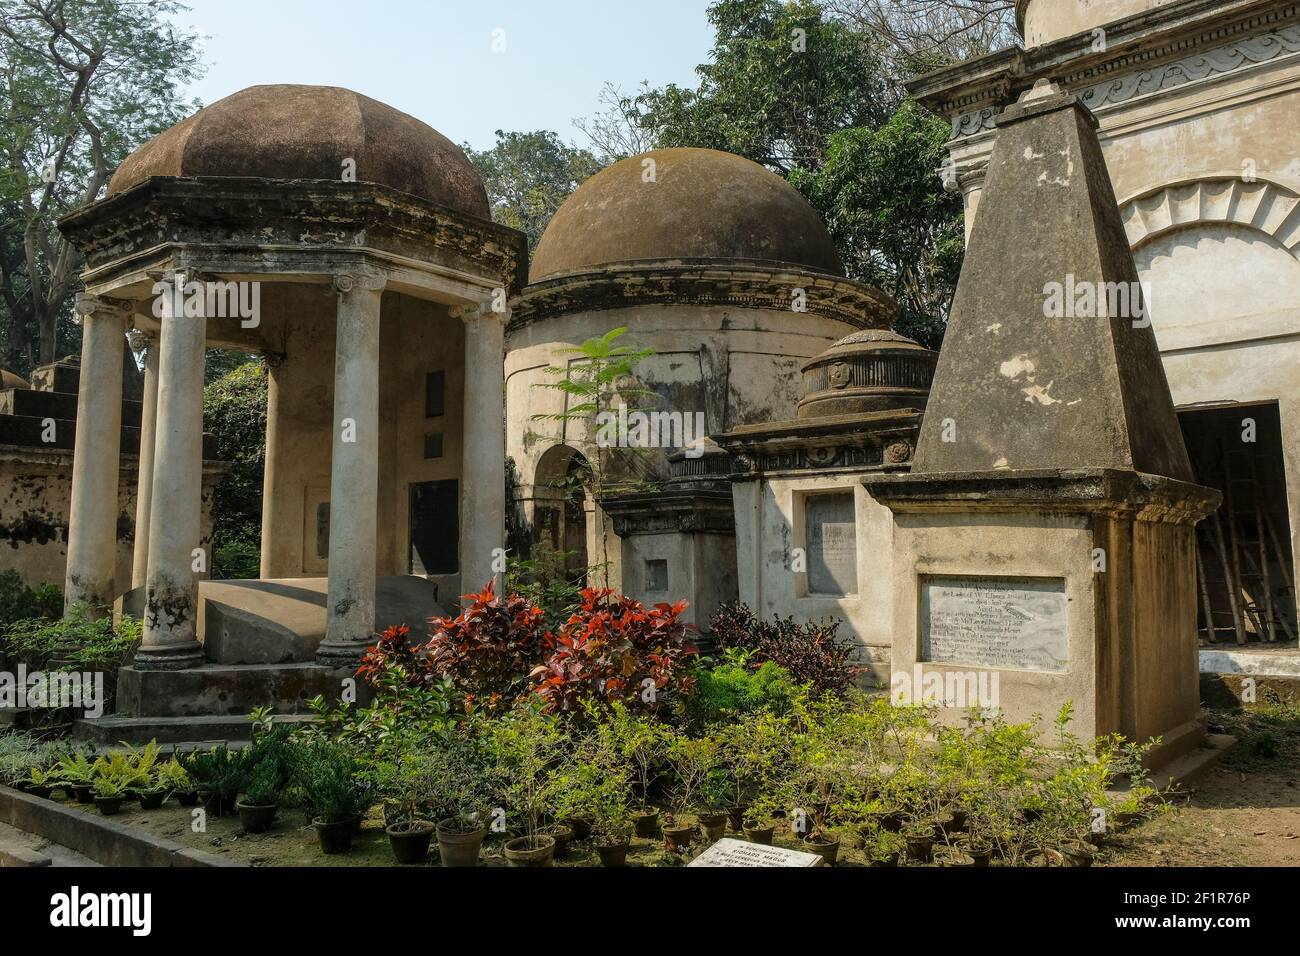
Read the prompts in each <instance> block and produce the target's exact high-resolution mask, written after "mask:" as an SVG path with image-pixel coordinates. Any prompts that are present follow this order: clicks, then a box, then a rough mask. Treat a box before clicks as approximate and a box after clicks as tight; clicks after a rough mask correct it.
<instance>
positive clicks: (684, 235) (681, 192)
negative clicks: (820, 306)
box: [531, 149, 844, 282]
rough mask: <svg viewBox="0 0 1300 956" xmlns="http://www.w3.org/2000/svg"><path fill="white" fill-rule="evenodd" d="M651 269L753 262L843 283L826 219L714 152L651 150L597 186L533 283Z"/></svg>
mask: <svg viewBox="0 0 1300 956" xmlns="http://www.w3.org/2000/svg"><path fill="white" fill-rule="evenodd" d="M650 174H652V175H653V180H652V181H647V176H648V175H650ZM644 259H754V260H764V261H771V262H788V263H792V264H795V265H801V266H807V267H809V268H811V269H813V270H814V271H817V272H825V273H830V274H832V275H843V274H844V267H843V266H842V265H841V263H840V257H839V254H838V253H837V252H836V251H835V243H834V242H832V241H831V237H830V234H829V233H828V232H827V231H826V226H825V224H824V223H823V222H822V220H821V217H820V216H818V215H817V212H816V210H814V209H813V208H812V206H810V205H808V202H807V200H805V199H804V198H803V197H802V196H801V195H799V192H798V191H797V190H796V189H795V188H794V187H793V186H791V185H790V184H789V183H787V182H786V181H785V180H784V179H782V178H781V177H780V176H777V175H776V174H774V173H772V172H769V171H768V170H766V169H764V168H763V167H762V166H760V165H758V164H757V163H755V162H752V161H750V160H748V159H745V158H744V157H741V156H736V155H734V154H733V153H724V152H720V151H718V150H714V149H657V150H652V151H651V152H648V153H645V154H643V155H640V156H631V157H628V158H627V159H624V160H622V161H620V162H617V163H615V164H614V165H613V166H610V167H608V168H607V169H604V170H602V171H601V172H599V173H597V174H596V175H595V176H593V177H591V178H590V179H589V180H587V181H586V182H585V183H583V184H582V185H581V186H579V187H578V189H577V190H576V191H575V192H574V194H573V195H572V196H570V197H569V198H568V199H567V200H565V202H564V204H563V205H562V206H560V208H559V209H558V210H556V213H555V216H554V218H552V219H551V222H550V225H549V226H547V228H546V232H545V234H544V235H543V236H542V239H541V241H540V242H539V243H538V244H537V251H536V254H535V255H534V257H533V268H532V273H531V279H532V281H533V282H537V281H538V280H540V279H545V278H548V277H551V276H556V275H561V274H564V273H568V272H580V271H585V270H590V269H592V268H593V267H597V266H602V265H607V264H609V263H612V262H632V261H636V260H644Z"/></svg>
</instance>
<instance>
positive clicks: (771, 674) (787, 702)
mask: <svg viewBox="0 0 1300 956" xmlns="http://www.w3.org/2000/svg"><path fill="white" fill-rule="evenodd" d="M692 676H693V678H694V681H695V683H694V686H693V687H692V689H691V692H690V693H689V694H687V695H686V698H685V702H684V707H685V712H686V716H687V718H688V720H690V721H691V722H693V723H698V724H713V723H718V722H721V721H727V720H730V719H732V718H734V717H737V716H740V715H742V714H753V713H757V712H758V711H769V712H771V713H773V714H778V715H780V714H788V713H789V712H790V710H791V709H792V708H793V706H794V702H795V701H796V700H797V699H799V698H800V697H801V696H803V694H804V690H803V688H802V687H800V686H799V685H798V684H796V683H795V681H794V678H793V677H791V676H790V672H789V671H788V670H786V669H785V668H784V667H781V666H780V665H779V664H776V663H773V662H772V661H765V662H763V663H762V664H756V663H754V662H753V661H752V660H751V658H750V657H749V655H747V654H746V653H745V652H743V651H739V650H730V651H727V652H726V656H725V659H724V660H723V662H722V663H721V664H718V665H716V666H714V667H709V666H707V664H701V665H700V666H698V667H696V668H695V671H694V673H693V674H692Z"/></svg>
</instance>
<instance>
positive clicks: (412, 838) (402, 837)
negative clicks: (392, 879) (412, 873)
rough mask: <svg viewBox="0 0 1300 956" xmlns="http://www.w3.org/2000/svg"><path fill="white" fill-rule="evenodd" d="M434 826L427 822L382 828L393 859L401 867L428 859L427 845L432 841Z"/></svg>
mask: <svg viewBox="0 0 1300 956" xmlns="http://www.w3.org/2000/svg"><path fill="white" fill-rule="evenodd" d="M433 831H434V826H433V824H432V823H430V822H429V821H428V820H412V821H410V822H409V823H394V824H393V825H392V826H388V827H385V828H384V832H385V833H386V834H388V845H389V846H390V847H392V850H393V859H395V860H396V861H397V862H398V863H400V864H402V865H403V866H412V865H414V864H417V863H423V862H424V861H425V860H427V859H428V858H429V843H430V842H431V841H432V840H433Z"/></svg>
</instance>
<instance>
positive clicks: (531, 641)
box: [425, 584, 551, 710]
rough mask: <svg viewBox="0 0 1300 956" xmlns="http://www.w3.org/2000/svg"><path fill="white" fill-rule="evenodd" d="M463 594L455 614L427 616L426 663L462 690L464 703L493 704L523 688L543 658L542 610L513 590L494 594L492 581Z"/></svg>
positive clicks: (546, 644) (548, 638)
mask: <svg viewBox="0 0 1300 956" xmlns="http://www.w3.org/2000/svg"><path fill="white" fill-rule="evenodd" d="M464 600H465V602H466V603H465V605H464V610H462V611H461V612H460V614H458V615H456V616H455V617H441V618H438V617H436V618H433V619H432V620H431V621H430V622H429V627H430V632H431V633H432V635H433V636H432V638H431V639H430V641H429V643H428V644H427V645H426V646H425V652H426V654H427V660H428V667H429V670H430V672H431V673H432V674H433V675H434V676H435V677H437V678H439V679H441V678H449V679H450V680H451V682H452V684H453V685H454V686H455V687H456V688H457V689H458V690H460V691H461V692H463V693H464V694H465V703H466V709H474V708H484V709H486V710H497V709H499V708H500V707H501V705H502V704H503V703H504V704H509V703H511V702H512V701H513V700H514V699H515V698H516V697H518V696H519V695H520V694H522V693H526V692H527V690H528V675H529V673H530V672H531V671H532V670H533V668H534V667H536V666H537V664H538V662H539V661H542V660H545V659H546V656H547V654H548V652H549V649H550V644H551V635H550V633H549V632H548V631H547V630H546V627H545V618H546V615H545V614H544V613H543V612H542V610H541V608H538V607H536V606H534V605H533V604H532V603H531V602H529V601H528V600H527V599H526V598H523V597H520V596H519V595H517V594H512V595H510V596H509V597H506V598H498V597H496V596H495V594H494V593H493V588H492V585H491V584H488V586H487V587H486V588H485V589H484V590H483V591H481V592H480V593H478V594H466V595H465V597H464Z"/></svg>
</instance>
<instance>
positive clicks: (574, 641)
mask: <svg viewBox="0 0 1300 956" xmlns="http://www.w3.org/2000/svg"><path fill="white" fill-rule="evenodd" d="M685 610H686V602H685V601H679V602H677V603H676V604H672V605H669V604H656V605H655V606H654V607H651V608H647V607H645V606H644V605H642V604H641V603H639V602H638V601H634V600H632V599H631V598H629V597H624V596H623V595H619V594H615V593H614V591H612V590H610V589H594V588H586V589H584V590H583V591H582V599H581V602H580V603H579V605H578V608H577V610H576V611H574V613H573V615H572V616H571V617H570V618H569V619H568V620H567V621H566V622H565V623H564V625H563V627H561V628H560V633H559V634H558V635H555V637H554V639H553V642H552V643H553V648H554V649H553V652H552V653H551V655H550V657H549V658H548V659H547V660H546V661H545V662H544V663H542V664H540V665H538V666H537V667H535V668H533V671H532V674H531V676H532V680H533V690H534V692H535V693H536V694H537V695H538V696H539V697H541V698H542V700H543V701H545V702H546V709H547V710H549V711H550V712H552V713H560V712H569V713H576V712H579V711H580V710H581V704H582V702H584V701H591V702H595V703H598V704H602V705H607V704H611V703H613V702H614V701H621V702H622V703H624V704H626V705H627V707H628V708H629V709H632V710H642V711H649V710H654V709H655V707H656V706H657V705H658V703H659V697H660V694H661V693H662V692H664V691H666V690H668V689H669V688H670V687H671V688H673V689H675V690H679V691H685V690H689V689H690V684H691V678H689V677H687V676H686V674H685V667H686V664H687V663H688V659H689V658H690V657H692V656H694V655H695V654H696V653H697V652H696V649H695V645H694V644H692V643H691V641H690V640H689V634H690V631H691V628H690V626H689V625H687V624H685V623H683V622H682V621H681V620H680V617H681V614H682V612H683V611H685Z"/></svg>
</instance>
